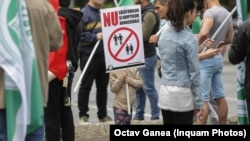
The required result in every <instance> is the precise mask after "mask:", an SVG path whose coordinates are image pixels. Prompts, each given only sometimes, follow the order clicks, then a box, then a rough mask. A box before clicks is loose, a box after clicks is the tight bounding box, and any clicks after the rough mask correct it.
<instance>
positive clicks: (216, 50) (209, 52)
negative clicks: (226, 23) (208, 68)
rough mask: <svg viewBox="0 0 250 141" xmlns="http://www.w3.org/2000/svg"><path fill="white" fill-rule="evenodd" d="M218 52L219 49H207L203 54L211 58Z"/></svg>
mask: <svg viewBox="0 0 250 141" xmlns="http://www.w3.org/2000/svg"><path fill="white" fill-rule="evenodd" d="M219 52H220V49H217V48H209V49H208V50H206V51H205V52H203V53H204V54H206V57H207V58H211V57H213V56H215V55H217V54H218V53H219Z"/></svg>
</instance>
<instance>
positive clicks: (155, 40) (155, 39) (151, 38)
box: [149, 35, 159, 44]
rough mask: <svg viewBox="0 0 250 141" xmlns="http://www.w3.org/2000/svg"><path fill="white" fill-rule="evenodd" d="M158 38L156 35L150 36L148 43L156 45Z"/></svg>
mask: <svg viewBox="0 0 250 141" xmlns="http://www.w3.org/2000/svg"><path fill="white" fill-rule="evenodd" d="M158 39H159V37H158V36H157V35H151V36H150V38H149V43H151V44H156V43H157V42H158Z"/></svg>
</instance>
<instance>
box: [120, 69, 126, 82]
mask: <svg viewBox="0 0 250 141" xmlns="http://www.w3.org/2000/svg"><path fill="white" fill-rule="evenodd" d="M119 76H120V77H121V78H122V79H123V81H124V82H125V83H126V81H127V80H126V78H127V76H128V70H127V69H126V70H121V71H120V72H119Z"/></svg>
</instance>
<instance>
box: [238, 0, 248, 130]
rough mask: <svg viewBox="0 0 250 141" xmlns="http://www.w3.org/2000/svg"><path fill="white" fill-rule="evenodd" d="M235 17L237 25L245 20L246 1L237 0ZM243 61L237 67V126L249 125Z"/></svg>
mask: <svg viewBox="0 0 250 141" xmlns="http://www.w3.org/2000/svg"><path fill="white" fill-rule="evenodd" d="M236 5H237V15H238V25H240V24H242V23H243V21H245V20H246V19H247V0H237V1H236ZM245 69H246V68H245V61H242V62H241V63H240V64H239V65H238V66H237V99H238V102H237V111H238V124H239V125H245V124H249V121H248V118H247V117H248V116H249V115H248V114H247V104H246V98H245V91H244V79H245Z"/></svg>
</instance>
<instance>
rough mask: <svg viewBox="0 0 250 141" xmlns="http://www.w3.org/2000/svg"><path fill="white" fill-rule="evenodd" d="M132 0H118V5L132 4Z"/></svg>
mask: <svg viewBox="0 0 250 141" xmlns="http://www.w3.org/2000/svg"><path fill="white" fill-rule="evenodd" d="M134 4H135V3H134V0H119V2H118V5H119V6H129V5H134Z"/></svg>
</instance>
